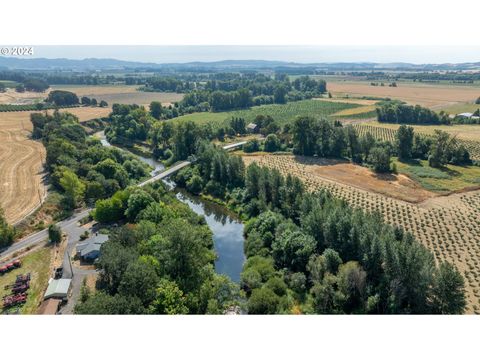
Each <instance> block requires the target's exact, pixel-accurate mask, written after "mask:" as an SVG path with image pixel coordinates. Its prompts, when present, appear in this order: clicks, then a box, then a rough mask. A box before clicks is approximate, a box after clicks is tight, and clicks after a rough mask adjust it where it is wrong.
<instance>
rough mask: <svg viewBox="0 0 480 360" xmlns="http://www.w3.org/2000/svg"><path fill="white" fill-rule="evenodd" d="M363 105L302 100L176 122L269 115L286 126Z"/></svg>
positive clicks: (221, 122)
mask: <svg viewBox="0 0 480 360" xmlns="http://www.w3.org/2000/svg"><path fill="white" fill-rule="evenodd" d="M360 106H362V105H359V104H350V103H339V102H333V101H332V102H329V101H319V100H302V101H295V102H289V103H287V104H273V105H261V106H253V107H251V108H250V109H245V110H235V111H225V112H203V113H194V114H188V115H184V116H180V117H178V118H176V119H174V121H186V120H191V121H195V122H198V123H207V122H209V123H211V124H212V126H214V127H215V126H222V125H224V124H225V122H226V121H228V120H229V119H231V118H232V117H243V118H244V119H245V120H246V121H247V122H251V121H253V120H254V119H255V117H257V116H258V115H269V116H271V117H272V118H273V119H274V120H275V121H277V122H278V124H279V125H284V124H286V123H288V122H290V121H292V120H293V119H295V117H297V116H314V117H326V116H329V115H332V114H334V113H336V112H339V111H341V110H345V109H352V108H357V107H360Z"/></svg>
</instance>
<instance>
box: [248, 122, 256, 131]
mask: <svg viewBox="0 0 480 360" xmlns="http://www.w3.org/2000/svg"><path fill="white" fill-rule="evenodd" d="M247 131H248V132H251V133H256V132H257V131H258V125H257V124H254V123H250V124H248V125H247Z"/></svg>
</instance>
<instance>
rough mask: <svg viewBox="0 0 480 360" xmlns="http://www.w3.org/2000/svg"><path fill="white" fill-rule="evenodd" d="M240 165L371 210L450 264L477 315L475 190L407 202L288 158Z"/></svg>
mask: <svg viewBox="0 0 480 360" xmlns="http://www.w3.org/2000/svg"><path fill="white" fill-rule="evenodd" d="M244 161H245V162H246V163H249V162H252V161H256V162H257V163H259V165H264V166H267V167H269V168H275V169H278V170H279V171H280V172H282V173H283V174H284V175H287V174H292V175H295V176H298V177H299V178H300V179H301V180H302V181H303V182H304V183H305V185H306V187H307V188H308V190H310V191H316V190H319V189H321V188H325V189H328V190H329V191H331V193H332V194H333V195H334V196H336V197H339V198H341V199H344V200H345V201H347V202H348V203H349V204H350V205H351V206H354V207H359V208H362V209H364V210H365V211H370V212H372V211H377V212H379V213H380V214H381V215H382V216H383V217H384V219H385V221H387V222H388V223H390V224H392V225H397V226H401V227H403V228H404V229H405V230H407V231H410V232H411V233H412V234H414V235H415V237H416V238H417V240H418V241H420V242H421V243H423V244H424V245H425V246H426V247H427V248H429V249H430V250H431V251H432V253H433V254H434V256H435V259H436V260H437V261H449V262H451V263H452V264H454V265H455V266H456V267H457V268H458V269H459V271H460V272H461V273H462V274H463V276H464V278H465V286H466V292H467V301H468V308H467V312H468V313H476V314H480V242H479V241H478V239H479V238H480V190H476V191H470V192H464V193H456V194H451V195H448V196H435V197H428V198H427V199H426V200H424V201H421V202H418V203H411V202H407V201H404V200H401V199H398V198H395V197H392V196H388V195H386V194H382V193H379V192H378V191H375V192H374V191H369V190H368V189H366V188H365V186H363V187H357V186H354V184H350V183H343V182H341V181H337V180H332V175H331V173H330V178H327V177H326V176H325V175H324V172H325V171H324V170H321V169H320V168H321V167H322V165H320V164H304V163H301V162H298V161H296V159H295V157H294V156H291V155H267V156H245V157H244Z"/></svg>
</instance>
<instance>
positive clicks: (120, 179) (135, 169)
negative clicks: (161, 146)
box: [31, 111, 148, 209]
mask: <svg viewBox="0 0 480 360" xmlns="http://www.w3.org/2000/svg"><path fill="white" fill-rule="evenodd" d="M31 122H32V124H33V131H32V136H33V137H34V138H36V139H42V142H43V144H44V145H45V148H46V150H47V157H46V167H47V170H49V173H50V182H51V184H52V186H53V187H54V188H55V189H57V190H58V191H59V192H61V193H62V194H63V195H64V207H65V208H66V209H73V208H75V207H77V206H80V205H81V204H82V203H83V202H88V203H91V202H94V201H95V200H97V199H102V198H106V197H109V196H112V194H114V193H115V192H117V191H118V190H120V189H124V188H125V187H127V186H129V185H130V184H132V183H134V182H135V181H136V180H139V179H142V178H145V177H146V176H148V167H147V166H146V165H145V164H143V163H142V162H140V161H139V160H137V159H136V158H135V157H134V156H133V155H130V154H129V153H127V152H125V151H122V150H120V149H117V148H114V147H104V146H102V144H101V143H100V141H99V140H97V139H95V138H90V137H87V134H86V132H85V130H84V128H83V127H82V126H81V125H80V124H79V122H78V118H77V117H76V116H74V115H72V114H69V113H59V112H58V111H56V112H54V114H53V115H49V114H46V113H45V114H42V113H33V114H31Z"/></svg>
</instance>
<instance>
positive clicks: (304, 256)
mask: <svg viewBox="0 0 480 360" xmlns="http://www.w3.org/2000/svg"><path fill="white" fill-rule="evenodd" d="M315 247H316V244H315V240H314V239H313V238H312V237H311V236H309V235H306V234H304V233H302V232H300V231H291V230H286V231H284V232H283V233H282V234H281V235H280V236H277V237H276V238H275V239H274V241H273V242H272V255H273V258H274V259H275V263H276V264H277V265H278V266H279V267H280V268H283V267H286V268H288V269H290V270H292V271H305V268H306V266H307V263H308V259H309V258H310V256H311V255H312V254H313V253H314V251H315Z"/></svg>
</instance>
